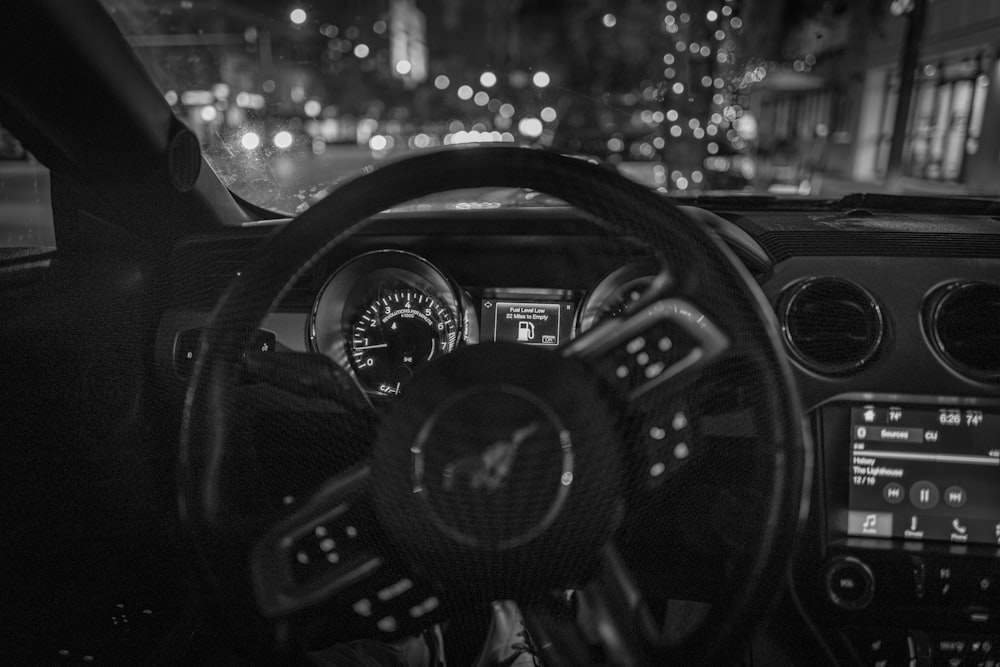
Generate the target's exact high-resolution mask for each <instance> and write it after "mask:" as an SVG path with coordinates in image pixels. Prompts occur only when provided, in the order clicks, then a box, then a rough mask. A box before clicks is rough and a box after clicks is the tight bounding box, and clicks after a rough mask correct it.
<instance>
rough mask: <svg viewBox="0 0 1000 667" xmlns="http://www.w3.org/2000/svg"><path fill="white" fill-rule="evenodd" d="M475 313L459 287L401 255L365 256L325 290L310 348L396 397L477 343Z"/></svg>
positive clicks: (369, 387)
mask: <svg viewBox="0 0 1000 667" xmlns="http://www.w3.org/2000/svg"><path fill="white" fill-rule="evenodd" d="M470 320H472V324H475V322H474V320H475V314H474V312H473V311H472V308H471V306H470V305H469V304H468V300H467V299H466V298H464V296H463V294H462V292H461V290H460V289H459V288H458V286H457V285H456V284H455V283H454V282H453V281H452V280H450V279H449V278H447V277H446V276H445V275H444V274H443V273H442V272H441V271H440V270H438V269H437V268H436V267H434V266H433V265H432V264H431V263H430V262H428V261H427V260H425V259H423V258H422V257H418V256H417V255H414V254H413V253H409V252H404V251H401V250H378V251H375V252H369V253H366V254H364V255H360V256H358V257H356V258H354V259H352V260H351V261H349V262H347V263H346V264H344V265H343V266H341V267H340V268H339V269H337V270H336V271H335V272H334V273H333V275H332V276H330V279H329V280H327V281H326V284H325V285H324V286H323V288H322V289H321V290H320V293H319V295H318V296H317V297H316V302H315V304H314V305H313V312H312V317H311V319H310V323H309V345H310V347H311V348H312V350H313V351H314V352H320V353H322V354H325V355H327V356H329V357H330V358H332V359H333V360H334V361H336V362H337V363H338V364H340V365H341V366H343V367H344V368H345V369H347V370H348V371H350V372H351V373H352V374H353V375H354V377H355V378H357V380H358V383H359V384H360V385H361V386H362V388H363V389H364V390H365V391H367V392H368V393H370V394H373V395H381V396H391V395H394V394H398V393H400V392H401V391H405V389H406V382H407V380H409V379H410V376H412V375H413V374H414V373H416V372H417V371H419V370H420V369H421V368H422V367H424V366H426V365H427V364H430V363H432V362H433V361H434V360H436V359H438V358H439V357H441V356H443V355H445V354H447V353H449V352H451V351H452V350H454V349H455V348H456V347H457V346H458V345H459V344H461V343H464V342H476V339H477V336H476V335H475V334H474V333H471V332H476V331H478V326H470Z"/></svg>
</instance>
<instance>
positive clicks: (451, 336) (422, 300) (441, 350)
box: [347, 287, 458, 394]
mask: <svg viewBox="0 0 1000 667" xmlns="http://www.w3.org/2000/svg"><path fill="white" fill-rule="evenodd" d="M457 344H458V323H457V322H456V320H455V315H454V314H453V313H452V312H451V311H450V310H449V309H448V308H447V307H446V306H445V305H444V304H443V303H442V302H441V300H440V299H438V298H437V297H435V296H434V295H432V294H425V293H422V292H419V291H417V290H415V289H407V288H402V287H401V288H397V289H391V290H388V291H386V292H383V293H382V294H380V295H378V296H376V297H375V298H374V299H373V300H372V301H371V303H370V304H369V305H368V306H367V307H366V308H365V309H364V310H363V311H361V314H360V315H359V316H358V318H357V320H356V321H355V323H354V326H353V327H351V335H350V338H349V339H348V341H347V348H348V357H349V359H350V363H351V366H352V367H353V368H354V372H355V373H356V374H357V375H358V377H359V378H360V379H361V380H362V382H363V383H364V384H365V385H366V386H368V387H372V388H374V389H375V390H376V391H378V392H379V393H382V394H398V393H399V390H400V388H401V387H402V384H403V383H404V382H405V381H406V380H408V379H409V378H410V376H411V375H413V373H414V371H416V370H417V369H419V368H420V367H422V366H425V365H426V364H427V363H428V362H430V361H431V360H432V359H434V358H435V357H438V356H441V355H444V354H447V353H448V352H451V351H452V350H453V349H455V346H456V345H457Z"/></svg>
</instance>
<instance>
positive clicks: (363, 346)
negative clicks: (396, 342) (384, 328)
mask: <svg viewBox="0 0 1000 667" xmlns="http://www.w3.org/2000/svg"><path fill="white" fill-rule="evenodd" d="M382 347H389V343H379V344H378V345H362V346H360V347H357V346H355V348H354V349H355V350H377V349H379V348H382Z"/></svg>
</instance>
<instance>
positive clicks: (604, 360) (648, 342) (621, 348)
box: [562, 296, 729, 400]
mask: <svg viewBox="0 0 1000 667" xmlns="http://www.w3.org/2000/svg"><path fill="white" fill-rule="evenodd" d="M728 347H729V340H728V338H727V337H726V335H725V334H724V333H723V332H722V330H721V329H719V328H718V327H717V326H716V325H715V323H714V322H713V321H712V320H711V319H710V318H709V317H708V316H707V315H706V314H705V313H703V312H702V311H701V309H699V308H698V307H697V306H696V305H694V304H693V303H691V302H690V301H688V300H686V299H684V298H682V297H679V296H674V297H666V298H663V299H660V300H657V301H654V302H652V303H650V304H648V305H646V306H644V307H642V308H639V309H636V310H634V311H632V312H631V313H629V315H628V316H627V317H625V318H614V319H608V320H605V321H603V322H600V323H599V324H597V325H596V326H595V327H594V328H593V329H591V330H590V331H588V332H586V333H585V334H583V335H582V336H580V337H578V338H576V339H575V340H573V341H572V342H571V343H569V344H568V345H566V346H565V347H564V348H563V349H562V353H563V355H564V356H567V357H579V358H582V359H584V360H586V361H587V362H589V363H590V364H591V365H592V366H593V367H594V368H595V369H596V370H597V372H598V373H599V374H600V375H602V376H603V377H604V378H605V379H606V380H608V381H609V382H611V383H612V384H613V385H615V386H617V387H619V388H620V389H621V391H622V393H623V394H624V395H625V397H626V398H627V399H629V400H635V399H637V398H639V397H640V396H642V395H644V394H646V393H648V392H650V391H652V390H653V389H655V388H657V387H659V386H661V385H663V384H664V383H666V382H668V381H669V380H672V379H675V378H678V377H679V376H681V375H682V374H686V373H690V372H693V371H695V370H697V369H699V368H701V367H703V366H704V365H705V364H707V363H709V362H711V361H712V360H714V359H716V358H717V357H719V355H721V354H722V353H723V352H725V351H726V350H727V349H728Z"/></svg>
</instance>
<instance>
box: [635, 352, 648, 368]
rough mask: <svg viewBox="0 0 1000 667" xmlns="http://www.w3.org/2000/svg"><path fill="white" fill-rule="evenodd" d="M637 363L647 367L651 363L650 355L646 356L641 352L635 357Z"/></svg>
mask: <svg viewBox="0 0 1000 667" xmlns="http://www.w3.org/2000/svg"><path fill="white" fill-rule="evenodd" d="M635 362H636V363H637V364H639V365H640V366H645V365H646V364H648V363H649V355H648V354H646V353H645V352H640V353H639V354H637V355H635Z"/></svg>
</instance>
